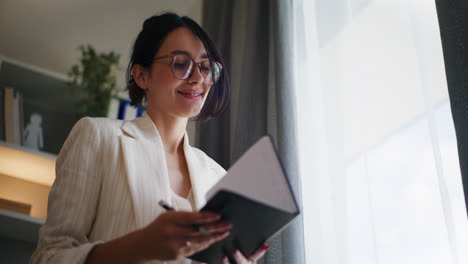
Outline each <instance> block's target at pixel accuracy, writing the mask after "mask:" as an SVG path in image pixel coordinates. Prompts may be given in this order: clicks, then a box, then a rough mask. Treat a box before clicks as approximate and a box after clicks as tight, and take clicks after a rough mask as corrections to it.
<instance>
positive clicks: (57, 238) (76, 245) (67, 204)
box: [31, 117, 103, 264]
mask: <svg viewBox="0 0 468 264" xmlns="http://www.w3.org/2000/svg"><path fill="white" fill-rule="evenodd" d="M98 128H99V127H98V126H97V124H96V121H95V120H93V119H91V118H89V117H86V118H83V119H81V120H80V121H78V122H77V123H76V125H75V126H74V127H73V129H72V131H71V132H70V135H69V136H68V138H67V140H66V141H65V143H64V145H63V147H62V149H61V151H60V154H59V155H58V157H57V162H56V179H55V181H54V184H53V186H52V188H51V191H50V194H49V199H48V209H47V220H46V223H45V224H44V226H42V227H41V229H40V231H39V241H38V246H37V248H36V251H35V252H34V254H33V256H32V258H31V263H33V264H39V263H40V264H45V263H48V264H52V263H72V264H74V263H76V264H78V263H80V264H81V263H84V262H85V260H86V257H87V255H88V253H89V252H90V251H91V249H92V248H93V247H94V246H95V245H96V244H98V243H102V242H101V241H94V242H93V241H89V239H88V234H89V233H90V231H91V229H92V226H93V221H94V218H95V215H96V209H97V205H98V201H99V196H100V189H101V183H102V168H101V167H100V166H99V164H103V163H102V162H101V161H102V156H103V155H102V153H101V152H102V151H101V149H103V148H102V147H101V144H102V143H103V142H102V140H101V139H102V137H101V135H100V130H99V129H98Z"/></svg>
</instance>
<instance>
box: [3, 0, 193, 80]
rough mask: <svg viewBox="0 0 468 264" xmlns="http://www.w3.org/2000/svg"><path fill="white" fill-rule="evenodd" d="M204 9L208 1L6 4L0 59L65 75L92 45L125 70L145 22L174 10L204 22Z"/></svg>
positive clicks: (20, 0) (29, 0) (31, 0)
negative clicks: (114, 55)
mask: <svg viewBox="0 0 468 264" xmlns="http://www.w3.org/2000/svg"><path fill="white" fill-rule="evenodd" d="M201 9H202V0H135V1H128V0H127V1H124V0H98V1H97V0H40V1H38V0H0V55H3V56H4V57H6V58H10V59H13V60H16V61H19V62H22V63H25V64H28V65H32V66H36V67H39V68H41V69H44V70H47V71H52V72H56V73H59V74H63V75H65V74H66V73H67V72H68V69H69V68H70V67H71V65H73V64H75V63H76V62H77V60H78V57H79V51H78V49H77V47H78V46H79V45H80V44H88V43H89V44H92V45H93V46H94V47H95V48H96V50H97V51H98V52H109V51H115V52H117V53H119V54H121V66H122V67H123V68H124V67H125V65H126V64H127V62H128V57H129V52H130V48H131V45H132V44H133V43H132V42H133V41H134V39H135V37H136V35H137V34H138V32H139V30H140V28H141V26H142V24H143V21H144V20H145V18H147V17H149V16H151V15H153V14H156V13H160V12H163V11H173V12H176V13H178V14H180V15H188V16H190V17H192V18H193V19H194V20H196V21H198V22H200V18H201ZM123 73H124V71H123V70H122V71H120V72H119V74H118V84H119V86H120V87H123V85H124V74H123Z"/></svg>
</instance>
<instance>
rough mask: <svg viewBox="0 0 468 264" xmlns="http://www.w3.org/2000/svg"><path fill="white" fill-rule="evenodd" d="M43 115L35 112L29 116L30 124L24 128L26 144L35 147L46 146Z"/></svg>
mask: <svg viewBox="0 0 468 264" xmlns="http://www.w3.org/2000/svg"><path fill="white" fill-rule="evenodd" d="M41 124H42V117H41V115H40V114H37V113H33V114H31V116H30V118H29V124H28V125H27V126H26V129H25V130H24V145H25V146H27V147H30V148H33V149H40V148H43V147H44V141H43V138H42V127H41Z"/></svg>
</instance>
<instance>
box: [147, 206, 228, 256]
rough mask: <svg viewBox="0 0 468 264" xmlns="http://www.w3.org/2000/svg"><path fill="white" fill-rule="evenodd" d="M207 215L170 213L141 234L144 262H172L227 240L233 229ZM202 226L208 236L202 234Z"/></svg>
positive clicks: (162, 216)
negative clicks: (200, 229) (199, 228)
mask: <svg viewBox="0 0 468 264" xmlns="http://www.w3.org/2000/svg"><path fill="white" fill-rule="evenodd" d="M219 220H220V216H219V215H217V214H213V213H207V212H183V211H169V212H165V213H163V214H161V215H159V217H158V218H156V220H154V221H153V222H152V223H151V224H149V225H148V226H147V227H145V228H143V229H141V230H140V231H141V232H140V239H139V240H140V241H139V243H138V244H139V245H138V247H140V248H141V250H142V255H143V256H144V259H146V260H150V259H158V260H174V259H180V258H183V257H187V256H190V255H193V254H194V253H196V252H198V251H201V250H203V249H205V248H207V247H209V246H210V245H211V244H213V243H215V242H217V241H220V240H222V239H224V238H226V237H227V236H228V235H229V230H230V229H231V228H232V225H231V224H230V223H227V222H221V221H219ZM197 225H201V226H202V227H203V228H204V229H205V230H206V231H208V232H209V233H210V234H209V235H206V234H202V233H200V232H198V231H197V229H196V226H197Z"/></svg>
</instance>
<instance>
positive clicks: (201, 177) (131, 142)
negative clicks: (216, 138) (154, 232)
mask: <svg viewBox="0 0 468 264" xmlns="http://www.w3.org/2000/svg"><path fill="white" fill-rule="evenodd" d="M184 152H185V158H186V161H187V165H188V170H189V174H190V180H191V183H192V193H193V195H194V200H195V203H196V206H197V208H198V209H199V208H200V207H202V206H203V205H204V204H205V202H206V201H205V199H204V195H205V193H206V192H207V191H208V190H209V189H210V188H211V186H213V185H214V184H215V183H216V182H217V181H218V180H219V179H220V178H221V177H222V176H223V175H224V174H225V173H226V171H225V170H224V169H223V168H222V167H221V166H220V165H218V164H217V163H216V162H215V161H214V160H212V159H211V158H209V157H208V156H207V155H206V154H205V153H203V152H202V151H201V150H199V149H196V148H194V147H191V146H190V145H189V141H188V137H187V134H185V137H184ZM170 198H171V187H170V184H169V177H168V171H167V163H166V158H165V153H164V148H163V143H162V140H161V137H160V135H159V132H158V130H157V129H156V126H155V125H154V123H153V122H152V120H151V119H150V117H149V116H148V115H146V114H145V115H144V116H143V117H141V118H138V119H135V120H132V121H121V120H113V119H108V118H89V117H86V118H83V119H81V120H80V121H78V122H77V123H76V125H75V126H74V127H73V129H72V131H71V132H70V135H69V136H68V138H67V140H66V141H65V144H64V145H63V147H62V149H61V151H60V154H59V156H58V158H57V165H56V179H55V182H54V184H53V186H52V188H51V191H50V194H49V200H48V210H47V215H48V217H47V220H46V223H45V224H44V226H43V227H41V229H40V231H39V242H38V246H37V249H36V251H35V252H34V254H33V256H32V258H31V263H33V264H36V263H41V264H42V263H44V264H45V263H48V264H51V263H84V261H85V259H86V257H87V255H88V253H89V251H90V250H91V249H92V248H93V246H94V245H96V244H98V243H102V242H105V241H108V240H111V239H114V238H117V237H120V236H123V235H125V234H127V233H129V232H132V231H134V230H136V229H139V228H142V227H144V226H146V225H148V224H149V223H150V222H152V221H153V220H154V219H155V218H156V217H157V216H158V215H159V214H161V213H162V212H163V209H162V208H161V207H160V206H159V205H158V202H159V201H160V200H165V201H168V202H170V201H171V199H170ZM152 263H153V262H152ZM154 263H161V262H159V261H155V262H154Z"/></svg>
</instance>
